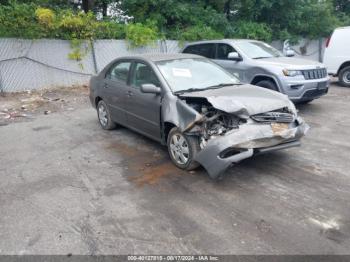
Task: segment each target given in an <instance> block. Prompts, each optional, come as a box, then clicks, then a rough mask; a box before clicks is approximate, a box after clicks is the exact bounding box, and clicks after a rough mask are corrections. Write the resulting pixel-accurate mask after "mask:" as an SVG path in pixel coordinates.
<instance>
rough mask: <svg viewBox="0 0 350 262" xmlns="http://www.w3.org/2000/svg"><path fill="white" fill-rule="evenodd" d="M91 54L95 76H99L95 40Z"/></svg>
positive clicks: (92, 42) (92, 41)
mask: <svg viewBox="0 0 350 262" xmlns="http://www.w3.org/2000/svg"><path fill="white" fill-rule="evenodd" d="M91 52H92V63H93V64H94V70H95V74H97V73H98V67H97V61H96V54H95V46H94V40H91Z"/></svg>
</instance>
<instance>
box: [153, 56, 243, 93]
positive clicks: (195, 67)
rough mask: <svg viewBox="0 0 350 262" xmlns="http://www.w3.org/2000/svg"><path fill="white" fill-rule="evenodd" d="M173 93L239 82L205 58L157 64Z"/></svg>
mask: <svg viewBox="0 0 350 262" xmlns="http://www.w3.org/2000/svg"><path fill="white" fill-rule="evenodd" d="M156 65H157V66H158V68H159V70H160V72H161V73H162V75H163V77H164V78H165V80H166V81H167V83H168V84H169V86H170V88H171V90H172V92H173V93H176V92H181V91H184V92H186V91H188V92H189V91H191V90H192V91H193V90H205V89H208V88H213V87H218V88H219V87H221V86H225V85H237V84H239V80H238V79H237V78H236V77H235V76H233V75H231V74H229V73H228V72H226V71H225V70H224V69H222V68H221V67H219V66H218V65H216V64H214V63H212V62H210V61H209V60H208V59H205V58H185V59H177V60H168V61H159V62H156Z"/></svg>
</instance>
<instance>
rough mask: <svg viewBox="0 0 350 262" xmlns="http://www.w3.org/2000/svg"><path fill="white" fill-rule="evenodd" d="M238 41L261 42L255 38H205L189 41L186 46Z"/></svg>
mask: <svg viewBox="0 0 350 262" xmlns="http://www.w3.org/2000/svg"><path fill="white" fill-rule="evenodd" d="M238 42H259V41H258V40H253V39H217V40H203V41H197V42H191V43H187V45H186V46H190V45H197V44H209V43H238Z"/></svg>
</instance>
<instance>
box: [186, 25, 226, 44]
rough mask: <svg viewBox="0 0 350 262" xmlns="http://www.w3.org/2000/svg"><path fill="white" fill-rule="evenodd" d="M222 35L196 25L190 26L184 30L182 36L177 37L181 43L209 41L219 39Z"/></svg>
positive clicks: (206, 27)
mask: <svg viewBox="0 0 350 262" xmlns="http://www.w3.org/2000/svg"><path fill="white" fill-rule="evenodd" d="M223 37H224V36H223V34H222V33H219V32H216V31H214V30H213V29H212V28H211V27H209V26H204V25H197V26H191V27H188V28H187V29H185V31H184V32H183V33H182V35H181V36H180V37H179V39H180V40H183V41H197V40H211V39H221V38H223Z"/></svg>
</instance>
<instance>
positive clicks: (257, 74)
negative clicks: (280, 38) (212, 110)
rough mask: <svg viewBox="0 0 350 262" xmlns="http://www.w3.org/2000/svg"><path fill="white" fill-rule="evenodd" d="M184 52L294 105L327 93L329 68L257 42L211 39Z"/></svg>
mask: <svg viewBox="0 0 350 262" xmlns="http://www.w3.org/2000/svg"><path fill="white" fill-rule="evenodd" d="M182 52H183V53H191V54H197V55H201V56H205V57H207V58H210V59H212V60H213V61H214V62H216V63H217V64H219V65H220V66H222V67H223V68H225V69H226V70H227V71H229V72H230V73H232V74H234V75H235V76H237V77H238V78H239V79H240V81H241V82H242V83H249V84H253V85H257V86H261V87H265V88H268V89H271V90H275V91H279V92H281V93H283V94H286V95H288V97H289V99H290V100H292V101H293V102H299V103H307V102H310V101H312V100H314V99H316V98H319V97H321V96H323V95H325V94H327V92H328V87H329V77H328V74H327V70H326V67H325V66H324V65H323V64H321V63H318V62H314V61H310V60H305V59H299V58H293V57H291V56H294V52H293V51H292V50H289V52H288V54H287V55H288V57H287V56H284V55H283V54H282V53H281V52H280V51H278V50H277V49H275V48H273V47H272V46H270V45H268V44H266V43H264V42H260V41H255V40H233V39H224V40H212V41H201V42H194V43H190V44H188V45H187V46H185V48H184V49H183V51H182Z"/></svg>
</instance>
